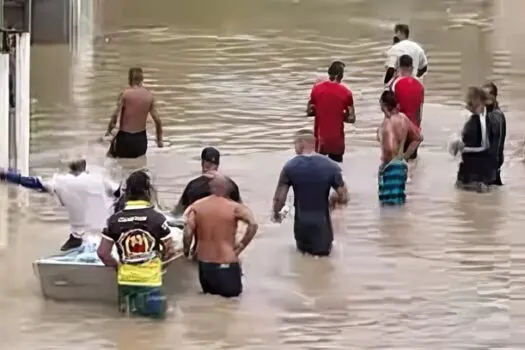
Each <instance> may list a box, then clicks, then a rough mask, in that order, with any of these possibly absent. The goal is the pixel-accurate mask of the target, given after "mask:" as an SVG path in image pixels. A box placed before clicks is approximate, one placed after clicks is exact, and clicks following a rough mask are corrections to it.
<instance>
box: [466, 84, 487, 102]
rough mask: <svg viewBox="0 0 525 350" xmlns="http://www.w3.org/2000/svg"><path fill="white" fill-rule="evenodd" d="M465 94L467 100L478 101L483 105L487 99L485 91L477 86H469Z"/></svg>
mask: <svg viewBox="0 0 525 350" xmlns="http://www.w3.org/2000/svg"><path fill="white" fill-rule="evenodd" d="M467 94H468V98H469V99H471V100H472V99H475V100H478V99H479V100H480V101H481V102H483V103H485V102H486V101H487V99H488V98H487V94H486V93H485V91H484V90H483V89H482V88H481V87H479V86H470V87H469V88H468V90H467Z"/></svg>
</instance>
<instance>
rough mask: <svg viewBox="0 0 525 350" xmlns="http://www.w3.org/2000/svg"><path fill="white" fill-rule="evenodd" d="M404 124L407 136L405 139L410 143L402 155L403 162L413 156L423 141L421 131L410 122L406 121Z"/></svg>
mask: <svg viewBox="0 0 525 350" xmlns="http://www.w3.org/2000/svg"><path fill="white" fill-rule="evenodd" d="M406 122H407V124H408V135H407V139H408V140H410V143H409V144H408V147H407V149H406V151H405V153H404V154H403V157H404V159H405V160H407V161H408V160H409V159H410V157H411V156H412V155H413V154H414V152H415V151H416V149H417V147H418V146H419V144H420V143H421V142H422V141H423V135H422V134H421V130H420V129H419V128H418V127H417V126H415V125H414V124H413V123H412V122H411V121H409V120H408V119H406Z"/></svg>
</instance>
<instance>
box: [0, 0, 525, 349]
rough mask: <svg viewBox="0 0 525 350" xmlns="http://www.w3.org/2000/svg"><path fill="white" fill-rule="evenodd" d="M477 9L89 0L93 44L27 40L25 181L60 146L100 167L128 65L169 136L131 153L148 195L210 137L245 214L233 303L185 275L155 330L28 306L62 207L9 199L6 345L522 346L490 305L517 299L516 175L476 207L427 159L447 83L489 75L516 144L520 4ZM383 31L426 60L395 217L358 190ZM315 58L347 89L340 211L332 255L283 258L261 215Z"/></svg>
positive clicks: (66, 309)
mask: <svg viewBox="0 0 525 350" xmlns="http://www.w3.org/2000/svg"><path fill="white" fill-rule="evenodd" d="M505 1H507V0H505ZM487 3H488V4H489V5H490V4H491V3H494V4H495V5H497V6H493V7H492V6H488V5H483V4H482V3H480V2H472V1H447V2H443V1H435V2H421V1H408V0H407V1H400V2H396V3H393V2H385V1H381V0H370V1H342V0H331V1H323V2H319V1H313V0H301V1H284V0H267V1H240V0H224V1H221V3H220V5H219V3H218V2H211V1H207V0H197V1H193V2H176V1H168V0H159V1H157V2H156V3H155V5H152V4H151V3H146V2H144V1H139V0H128V1H120V0H116V1H110V2H107V1H106V2H101V1H97V2H96V6H98V8H95V9H94V13H95V14H96V16H100V17H99V18H97V19H95V20H96V22H97V23H100V25H101V27H100V28H93V32H95V33H96V34H97V35H98V34H99V35H98V36H97V37H96V39H95V40H92V39H90V40H91V41H89V40H88V41H87V42H88V44H86V45H85V50H84V51H82V54H77V55H76V56H75V55H74V54H72V53H71V52H70V50H69V48H67V47H62V46H52V47H50V46H35V47H33V51H32V52H33V59H32V67H31V68H32V96H33V97H34V98H35V99H36V103H35V104H34V106H33V108H34V114H33V120H32V128H33V130H34V132H33V138H32V152H33V155H32V157H31V164H32V172H34V173H38V174H40V175H44V176H47V175H50V174H52V173H53V172H54V171H55V170H56V169H57V168H58V162H57V155H58V153H59V151H60V150H63V149H69V148H81V149H86V150H88V152H89V155H90V159H89V160H90V162H92V163H94V164H98V165H102V164H104V162H105V160H104V154H105V152H106V151H107V145H106V144H103V145H102V144H96V143H93V140H95V139H96V138H98V137H99V136H100V135H102V134H103V133H104V131H105V130H104V129H105V127H106V125H107V115H108V113H109V111H110V109H111V108H113V107H114V103H115V98H116V95H117V94H118V92H119V91H120V89H121V88H122V87H123V86H124V84H125V74H126V71H127V69H128V68H129V67H130V66H135V65H142V66H144V68H145V74H146V77H147V81H146V83H147V85H148V87H149V88H150V89H151V90H152V91H153V92H154V94H155V96H156V97H157V99H158V100H159V105H160V106H161V108H160V113H161V118H162V119H163V121H164V124H165V130H166V137H165V139H166V140H167V141H168V142H169V143H170V147H169V148H167V149H162V150H160V149H156V148H155V147H152V148H151V149H150V150H149V152H148V158H147V160H146V159H144V160H143V162H146V163H147V167H148V168H149V169H150V170H151V171H152V173H153V174H154V175H155V179H154V183H155V184H156V186H157V188H158V189H159V191H161V198H162V201H163V202H165V203H166V204H170V205H172V204H174V203H175V202H176V200H177V199H178V197H179V195H180V191H181V189H182V188H183V186H184V185H185V184H186V182H187V181H188V180H190V179H191V178H192V177H193V176H195V175H196V174H197V173H198V172H199V166H198V160H196V157H197V156H198V154H199V151H200V148H201V147H203V146H208V145H214V146H218V147H219V148H220V149H221V151H222V153H223V155H224V157H222V158H221V161H222V162H223V164H222V165H221V167H222V168H223V170H224V171H225V172H226V173H227V174H228V175H231V176H232V177H234V178H235V180H236V181H237V182H238V184H239V186H240V187H241V192H242V195H243V199H244V200H246V202H247V203H248V204H249V205H250V207H252V209H253V211H254V212H255V213H256V215H257V216H258V218H259V220H260V222H261V232H260V234H259V236H258V237H257V238H256V240H255V241H254V243H253V245H252V246H251V247H250V248H249V249H248V250H247V251H246V255H245V256H244V258H243V268H245V269H246V276H245V286H246V290H245V294H244V295H243V297H242V298H241V299H240V300H239V301H224V300H221V299H217V298H213V297H207V296H202V295H200V294H199V293H198V285H197V284H195V288H194V289H192V290H190V291H188V292H187V293H186V294H184V295H181V296H178V297H177V298H175V300H173V303H172V306H173V311H172V313H171V315H170V317H169V319H168V320H167V321H166V322H165V323H155V324H150V323H148V322H147V321H139V320H127V319H122V318H120V317H119V316H118V315H117V313H116V312H115V311H114V310H113V309H109V308H98V307H96V306H86V305H74V306H73V305H68V304H55V303H52V302H47V301H42V300H41V299H40V297H39V291H38V286H37V283H36V281H35V279H34V277H33V276H32V271H31V265H30V263H31V261H33V260H34V259H36V258H37V257H40V256H42V255H46V254H49V253H51V252H54V251H56V248H57V247H58V246H59V244H60V242H61V241H62V240H63V237H65V235H67V228H66V227H65V225H63V224H62V223H61V222H60V220H61V219H63V217H64V215H63V211H62V209H61V208H59V207H58V206H57V205H55V204H53V205H49V203H48V202H46V200H45V199H43V198H47V197H42V196H40V195H37V194H31V204H30V206H29V208H25V209H23V210H18V209H16V206H15V205H12V206H11V209H12V210H13V216H12V222H11V225H10V227H9V229H10V230H9V231H10V237H9V243H10V246H9V247H10V248H11V249H9V250H4V251H2V253H1V254H0V261H1V262H2V265H1V266H2V271H3V272H4V273H2V274H0V276H2V277H1V281H2V286H3V287H1V288H0V306H1V307H2V310H3V312H4V315H6V317H4V318H3V321H0V326H2V327H3V328H4V329H6V330H7V331H6V333H7V336H6V337H5V338H4V339H3V340H4V346H6V347H10V348H15V347H16V348H17V349H34V348H44V347H48V348H52V347H53V348H56V347H59V346H68V347H70V346H73V345H74V347H75V348H79V349H80V348H81V347H82V346H84V347H85V348H101V347H107V348H111V347H116V348H118V349H121V348H122V349H124V348H126V349H128V348H129V349H135V348H141V347H151V348H155V349H164V348H170V349H171V348H173V347H174V346H180V347H184V348H185V349H213V348H239V349H267V348H269V347H271V348H276V349H278V348H284V349H290V348H300V349H304V348H322V347H325V348H331V349H337V348H344V349H375V348H385V349H388V348H390V349H408V348H411V349H440V350H441V349H443V348H447V347H450V344H455V345H454V348H456V349H473V348H476V349H477V348H498V346H500V345H498V344H509V346H510V345H515V344H519V341H520V340H521V341H522V340H523V339H521V338H520V336H519V335H517V333H516V335H515V336H514V338H513V339H510V340H509V337H508V329H507V331H505V328H504V327H505V324H506V325H507V328H508V324H509V323H508V318H507V319H506V318H505V310H506V309H505V307H508V306H509V305H508V304H509V301H508V300H509V297H508V294H510V293H511V292H512V297H513V300H515V303H517V301H516V300H521V299H523V292H524V289H523V288H522V286H523V264H522V260H523V259H522V258H521V255H523V244H521V243H522V242H521V241H522V240H523V239H522V238H521V237H522V235H521V232H522V230H521V226H522V221H523V217H522V213H521V210H520V208H522V204H523V203H522V202H523V197H522V196H521V195H520V193H521V192H523V185H522V183H523V168H522V167H521V166H517V167H512V166H509V167H508V168H506V169H505V177H506V181H507V182H508V184H507V185H506V186H504V187H503V188H502V189H500V190H498V191H495V192H494V193H491V194H489V195H487V196H480V195H476V194H465V193H457V192H456V191H455V189H454V187H453V183H454V179H455V171H456V170H457V164H455V163H454V161H452V160H451V159H450V157H449V156H448V154H446V149H445V148H446V147H445V144H446V140H447V139H448V137H449V133H450V132H451V130H457V128H458V125H459V124H461V120H460V118H459V112H458V108H457V107H454V108H450V107H445V106H444V105H447V104H449V105H457V104H458V103H459V101H460V99H461V98H462V95H463V91H462V87H463V86H464V85H466V84H472V83H473V82H478V80H480V79H482V80H485V78H486V77H489V76H491V75H492V76H493V77H494V78H495V79H496V81H497V82H498V83H499V82H502V84H501V86H502V88H501V90H502V92H501V93H502V100H503V103H504V104H505V105H508V106H509V107H510V111H511V113H509V114H508V116H507V118H508V119H509V125H510V124H512V128H511V129H510V130H509V133H510V135H509V138H510V139H511V140H516V139H518V138H521V137H522V135H521V132H520V131H519V130H521V129H522V127H523V126H524V123H523V121H522V119H523V118H522V112H521V108H520V106H521V104H522V103H523V101H524V99H523V96H522V95H521V93H520V94H518V93H517V92H516V91H518V87H520V88H521V85H522V83H523V82H522V81H521V80H522V77H521V75H522V74H521V73H520V70H522V64H523V62H525V60H523V59H522V57H521V56H520V55H521V54H519V50H521V49H520V48H519V45H518V46H516V45H514V46H512V45H511V44H512V43H514V42H516V41H515V40H514V41H512V40H503V39H502V38H505V37H506V35H507V33H509V35H511V34H512V33H514V34H512V35H514V36H517V35H519V33H521V29H520V28H521V27H520V26H519V21H516V18H515V17H516V16H517V15H516V14H515V13H519V11H517V10H516V11H514V10H515V9H519V6H521V5H520V4H521V3H518V2H517V1H514V0H509V1H508V2H506V3H505V4H504V2H503V1H498V2H487ZM483 6H485V8H482V7H483ZM507 6H511V10H508V7H507ZM512 6H515V7H514V8H513V7H512ZM503 7H505V9H504V10H502V8H503ZM203 9H205V10H203ZM492 11H495V13H492ZM290 14H293V15H290ZM492 17H495V18H494V23H495V27H494V30H495V32H493V33H492V34H490V33H488V32H486V31H485V29H486V28H491V26H492V25H493V24H494V23H493V22H492ZM399 20H403V21H406V22H409V24H410V25H411V29H412V33H411V36H412V37H413V38H414V39H415V40H417V41H419V42H421V43H422V44H423V46H424V47H425V49H426V50H427V53H428V55H429V61H430V71H429V74H428V76H427V77H426V78H425V85H426V90H427V105H426V106H425V111H424V120H423V129H424V130H425V144H424V145H423V147H422V150H421V151H422V152H421V155H422V157H421V161H420V163H419V165H418V169H417V170H416V172H415V175H414V182H413V183H412V184H411V185H410V188H409V202H408V204H407V206H406V208H404V209H401V210H399V211H382V210H380V209H379V208H378V206H377V198H376V195H377V194H376V191H377V183H376V174H377V161H378V150H377V142H376V141H375V129H376V127H377V125H378V123H379V122H380V120H381V118H382V116H381V113H380V112H379V111H378V108H377V97H378V94H379V92H380V91H381V89H382V84H381V78H382V74H383V64H384V52H385V49H386V47H387V45H388V44H389V43H390V42H391V36H392V33H391V32H392V26H393V24H394V23H395V22H396V21H399ZM507 21H508V22H507ZM511 21H513V22H512V23H514V24H516V23H518V24H516V25H514V24H512V25H511V24H510V23H511ZM502 33H503V34H502ZM496 44H498V45H499V46H497V45H496ZM90 45H92V46H90ZM496 47H497V48H496ZM493 50H496V51H493ZM492 56H494V59H492V58H491V57H492ZM333 58H338V59H342V60H344V61H345V62H346V63H347V65H348V67H349V69H348V72H349V76H348V77H347V79H346V80H347V83H348V84H349V85H350V87H351V88H352V89H353V91H354V93H355V96H356V104H357V106H356V109H357V112H358V121H357V123H356V125H355V127H352V128H351V129H349V130H347V144H348V154H347V155H346V158H345V163H344V165H343V171H344V173H345V177H346V180H347V181H348V183H349V186H350V189H351V202H350V204H349V206H348V208H346V209H344V210H343V211H341V212H339V213H337V214H336V218H334V227H335V228H336V246H335V248H334V249H335V250H334V255H333V256H332V257H331V258H330V259H320V260H313V259H308V258H306V257H302V256H301V255H298V254H297V253H296V252H295V250H294V249H293V237H292V223H291V221H287V222H285V223H283V224H282V225H281V226H275V225H272V224H270V223H269V221H268V218H269V215H267V214H266V213H267V212H268V208H269V206H270V204H269V200H270V197H271V194H272V193H273V190H274V188H275V181H276V179H277V176H278V173H279V170H280V168H281V166H282V164H284V162H285V161H286V159H287V158H288V157H289V156H290V154H291V151H284V150H288V149H290V148H291V144H290V140H291V135H292V134H293V133H294V132H295V131H296V130H297V129H299V128H301V127H303V126H306V127H308V126H311V121H310V120H306V119H305V118H304V117H303V115H304V108H305V102H306V99H307V96H308V93H309V90H310V88H311V85H312V84H313V83H314V81H315V78H316V73H323V74H324V71H325V69H326V67H327V65H328V63H329V62H330V60H331V59H333ZM471 61H475V62H474V63H475V64H470V63H469V62H471ZM277 150H283V152H277ZM106 165H108V167H113V164H112V163H111V162H107V164H106ZM142 165H143V164H140V165H137V164H130V165H129V166H128V165H127V164H121V166H122V168H123V169H124V170H123V171H122V173H119V172H118V171H115V175H116V176H119V175H123V174H124V173H126V172H129V171H131V170H132V169H134V168H136V167H142ZM44 220H45V221H46V222H43V221H44ZM510 244H512V256H511V254H510V248H509V246H510ZM510 257H512V261H513V263H512V264H509V262H508V261H510ZM511 276H512V288H513V289H512V290H510V289H509V288H508V286H509V284H510V277H511ZM194 282H195V283H196V276H195V281H194ZM520 298H521V299H520ZM516 305H518V304H516ZM518 306H519V305H518ZM72 307H74V309H75V312H71V310H72V309H71V308H72ZM521 309H522V308H520V307H513V309H512V310H511V311H512V313H513V319H514V320H515V319H519V318H520V317H521V318H523V314H522V312H521V311H520V310H521ZM505 322H507V323H505ZM505 336H507V339H505V338H504V337H505ZM78 339H81V340H82V343H81V344H83V345H80V343H79V342H78ZM519 345H521V344H519ZM516 347H517V348H522V347H523V346H516Z"/></svg>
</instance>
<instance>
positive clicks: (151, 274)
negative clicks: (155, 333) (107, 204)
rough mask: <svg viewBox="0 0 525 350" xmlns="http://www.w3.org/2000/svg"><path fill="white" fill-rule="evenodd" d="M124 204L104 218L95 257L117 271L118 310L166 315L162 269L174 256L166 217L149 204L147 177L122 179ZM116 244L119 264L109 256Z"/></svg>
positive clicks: (136, 174)
mask: <svg viewBox="0 0 525 350" xmlns="http://www.w3.org/2000/svg"><path fill="white" fill-rule="evenodd" d="M125 191H126V194H125V196H126V205H125V207H124V209H123V210H121V211H119V212H117V213H115V214H113V215H112V216H110V217H109V219H107V224H106V227H105V228H104V229H103V231H102V240H101V242H100V245H99V247H98V251H97V254H98V256H99V258H100V260H102V262H103V263H104V265H106V266H109V267H114V268H115V269H117V284H118V295H119V309H120V311H121V312H122V313H127V314H135V315H140V316H145V317H152V318H163V317H164V316H165V315H166V309H167V303H166V297H165V296H164V293H163V291H162V270H163V267H165V266H166V265H167V264H169V262H170V261H171V258H173V256H174V255H175V251H174V245H173V239H172V237H171V235H170V233H171V231H170V229H169V227H168V223H167V221H166V217H165V216H164V215H162V214H161V213H159V212H158V211H157V210H155V207H154V206H153V204H152V203H151V184H150V178H149V176H148V175H147V174H146V173H145V172H144V171H136V172H134V173H132V174H131V175H130V176H129V177H128V178H127V179H126V190H125ZM114 244H116V245H117V251H118V254H119V261H117V260H115V258H113V256H112V255H111V250H112V249H113V245H114Z"/></svg>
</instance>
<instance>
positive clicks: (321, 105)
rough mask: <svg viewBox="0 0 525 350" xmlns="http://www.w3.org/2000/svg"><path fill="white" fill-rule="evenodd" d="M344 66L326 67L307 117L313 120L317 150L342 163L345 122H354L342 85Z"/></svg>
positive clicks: (349, 96) (348, 96)
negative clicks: (326, 77)
mask: <svg viewBox="0 0 525 350" xmlns="http://www.w3.org/2000/svg"><path fill="white" fill-rule="evenodd" d="M344 69H345V64H344V63H343V62H340V61H335V62H333V63H332V64H331V65H330V67H329V68H328V80H326V81H323V82H320V83H317V84H315V85H314V87H313V88H312V92H311V94H310V101H308V108H307V115H308V116H310V117H312V116H313V117H314V118H315V119H314V135H315V144H316V145H315V147H316V151H317V152H318V153H320V154H324V155H327V156H328V157H329V158H330V159H332V160H334V161H336V162H338V163H342V162H343V154H344V153H345V127H344V123H352V124H353V123H355V110H354V98H353V96H352V92H351V91H350V90H349V89H348V88H347V87H346V86H345V85H343V84H342V83H341V81H342V80H343V75H344Z"/></svg>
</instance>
